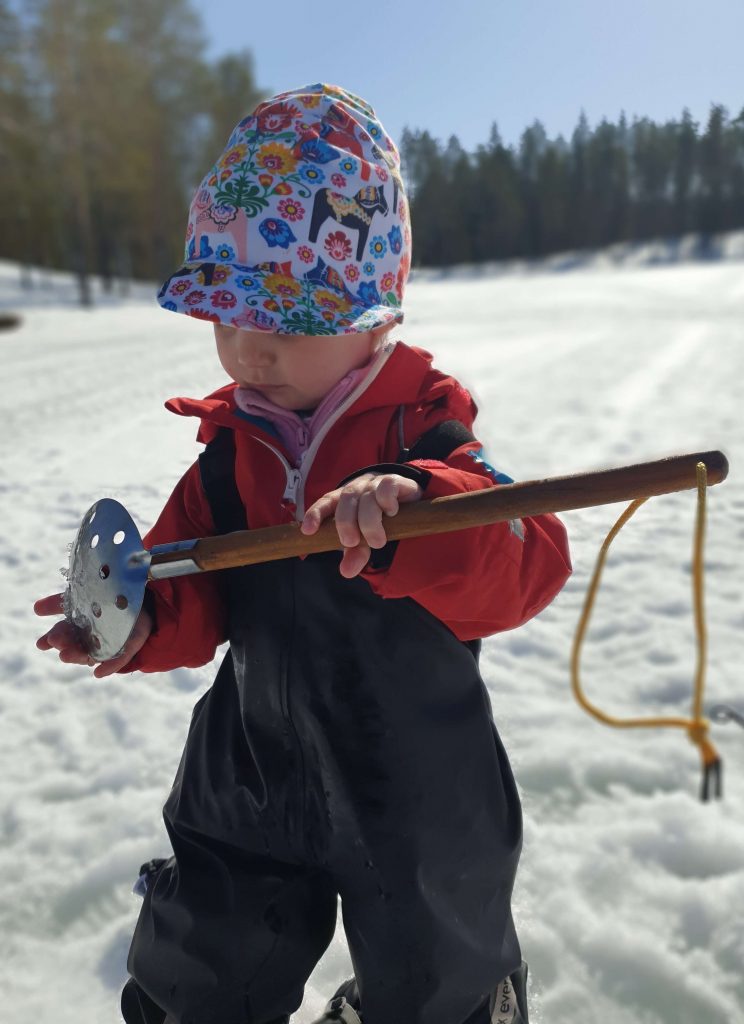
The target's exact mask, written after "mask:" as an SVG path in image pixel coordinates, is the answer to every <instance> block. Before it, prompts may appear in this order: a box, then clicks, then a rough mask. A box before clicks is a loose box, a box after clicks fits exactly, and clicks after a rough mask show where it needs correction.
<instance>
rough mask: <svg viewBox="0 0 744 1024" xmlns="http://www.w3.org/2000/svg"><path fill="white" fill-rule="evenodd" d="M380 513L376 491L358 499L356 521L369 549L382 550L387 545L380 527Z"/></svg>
mask: <svg viewBox="0 0 744 1024" xmlns="http://www.w3.org/2000/svg"><path fill="white" fill-rule="evenodd" d="M396 511H397V502H396ZM382 513H383V509H382V507H381V505H380V499H379V493H378V491H366V492H365V493H364V494H363V495H362V496H361V498H360V499H359V510H358V520H357V521H358V523H359V529H360V530H361V532H362V536H363V537H364V539H365V540H366V542H367V544H369V546H370V547H371V548H384V547H385V545H386V544H387V537H386V536H385V527H384V526H383V525H382ZM388 514H389V515H391V514H392V513H388Z"/></svg>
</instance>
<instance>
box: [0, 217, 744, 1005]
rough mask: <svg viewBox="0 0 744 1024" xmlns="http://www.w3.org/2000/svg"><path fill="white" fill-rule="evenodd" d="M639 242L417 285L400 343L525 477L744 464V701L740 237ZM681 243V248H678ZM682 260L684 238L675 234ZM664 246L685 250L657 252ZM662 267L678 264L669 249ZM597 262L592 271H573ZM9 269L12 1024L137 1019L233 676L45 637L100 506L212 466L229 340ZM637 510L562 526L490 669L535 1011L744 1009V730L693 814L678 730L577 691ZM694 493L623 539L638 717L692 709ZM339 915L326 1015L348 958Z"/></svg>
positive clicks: (735, 484)
mask: <svg viewBox="0 0 744 1024" xmlns="http://www.w3.org/2000/svg"><path fill="white" fill-rule="evenodd" d="M743 237H744V236H742V235H741V234H739V235H735V236H730V237H729V238H727V239H725V240H724V243H723V244H722V247H721V248H719V250H718V252H719V254H721V255H723V256H726V257H728V258H726V259H719V260H706V261H702V260H699V261H697V262H695V261H693V260H692V259H685V258H680V257H687V256H691V255H694V253H695V250H694V246H689V245H688V246H687V247H686V248H685V247H681V248H680V247H679V246H677V247H676V250H675V251H674V253H673V254H672V255H673V256H674V258H675V260H676V262H675V261H672V256H670V251H671V250H670V248H669V245H668V244H667V245H666V247H664V246H663V245H661V244H659V245H656V247H654V246H647V247H645V248H643V247H628V248H627V251H624V252H619V251H615V252H614V253H613V252H612V251H608V252H607V253H605V254H599V255H597V256H596V257H593V258H591V259H586V258H583V257H582V258H581V259H578V258H573V259H571V258H569V257H566V258H565V259H564V260H563V261H561V260H558V259H555V260H553V261H545V262H544V263H543V264H542V265H539V266H525V265H516V264H515V265H512V266H510V267H507V268H498V269H496V268H490V271H489V272H487V273H484V272H483V271H482V270H479V271H478V272H477V273H476V272H474V271H473V270H472V269H471V270H467V269H462V268H461V269H460V270H457V271H452V272H449V273H444V274H443V273H441V272H436V273H435V272H428V273H419V274H418V275H416V277H415V278H414V280H413V281H412V282H411V284H410V286H409V291H408V294H407V308H408V311H409V312H408V316H407V321H406V324H405V327H404V328H403V329H401V330H400V333H399V337H401V338H402V339H403V340H405V341H407V342H408V343H411V344H417V345H421V346H422V347H424V348H427V349H429V350H431V351H434V352H435V353H436V356H437V362H438V364H439V365H440V366H442V367H444V368H446V369H448V370H450V371H451V372H454V373H455V374H456V375H458V376H460V377H461V379H462V380H463V381H464V382H465V383H466V384H467V385H468V386H470V387H471V389H472V390H473V392H474V394H475V395H476V397H477V400H478V403H479V405H480V407H481V409H482V412H481V416H480V420H479V422H480V424H481V431H480V433H481V436H482V437H483V439H484V441H485V443H486V448H487V453H488V455H489V461H491V462H492V463H493V464H494V465H496V467H497V468H499V469H502V470H504V471H505V472H507V473H509V474H510V475H511V476H514V477H517V478H519V479H534V478H539V477H545V476H551V475H560V474H565V473H571V472H578V471H581V470H588V469H595V468H604V467H609V466H613V465H622V464H626V463H629V462H637V461H642V460H645V459H653V458H659V457H663V456H665V455H670V454H675V453H680V452H686V451H696V450H706V449H711V448H721V449H723V450H724V451H725V452H726V454H727V455H728V457H729V460H730V463H731V473H730V477H729V479H728V480H727V481H726V482H725V483H724V484H722V485H720V486H718V487H715V488H713V489H711V491H710V494H709V502H708V504H709V523H708V538H707V549H706V551H707V558H706V561H707V610H708V626H709V647H710V655H709V671H708V689H707V693H706V706H707V707H710V706H711V705H712V704H716V703H722V702H723V703H730V704H732V705H734V706H736V707H738V708H739V709H740V710H741V709H742V708H744V698H743V697H742V682H741V672H740V662H739V658H740V657H741V637H742V634H743V632H744V601H743V600H742V581H743V580H744V544H743V543H742V541H744V525H742V524H743V513H744V478H743V477H742V474H741V472H740V467H741V465H742V461H743V459H744V420H743V419H742V416H741V401H742V395H741V385H740V382H741V379H742V374H743V373H744V262H741V260H742V256H744V243H743V241H742V238H743ZM660 245H661V248H660V247H659V246H660ZM662 250H663V251H662ZM660 253H661V257H664V258H661V257H660V255H659V254H660ZM665 253H666V256H664V254H665ZM568 267H571V268H573V269H571V272H570V273H566V272H565V271H566V269H567V268H568ZM33 280H34V285H35V287H34V288H33V289H32V290H26V291H24V290H21V289H20V287H19V275H18V270H17V268H16V267H13V266H10V265H8V264H4V265H0V309H3V310H11V309H12V310H15V311H16V312H20V313H21V314H22V316H23V323H22V325H21V326H20V327H19V328H18V329H16V330H11V331H5V332H2V333H1V334H0V350H1V351H2V355H3V362H2V366H3V375H2V380H3V385H2V388H1V389H0V391H1V393H2V399H1V403H2V405H1V408H2V417H3V441H2V459H1V461H0V494H1V495H2V522H3V527H4V528H3V530H2V534H1V535H0V564H2V566H3V570H4V572H3V587H2V594H1V595H0V673H1V675H0V678H1V679H2V684H3V685H2V688H1V689H0V715H1V716H2V717H1V720H2V725H3V742H2V753H1V754H0V757H1V761H0V767H1V769H2V770H1V771H0V821H1V822H2V836H3V840H2V846H1V847H0V893H1V896H0V915H1V916H0V927H1V929H2V935H3V943H4V952H3V955H2V957H0V991H2V993H3V1019H4V1020H5V1021H7V1022H9V1024H26V1022H27V1021H34V1022H35V1024H47V1022H50V1024H51V1022H52V1021H54V1022H55V1024H73V1022H74V1024H80V1022H81V1021H93V1020H95V1021H97V1022H99V1024H113V1022H116V1021H118V1020H120V1016H119V1011H118V992H119V989H120V987H121V985H122V983H123V982H124V980H125V977H126V964H125V961H126V953H127V948H128V944H129V939H130V936H131V933H132V929H133V926H134V922H135V919H136V916H137V912H138V909H139V905H140V903H139V899H138V898H137V897H135V896H134V895H132V894H131V886H132V884H133V882H134V880H135V877H136V874H137V869H138V867H139V865H140V863H142V862H143V861H145V860H148V859H149V858H151V857H153V856H158V855H165V854H167V840H166V837H165V832H164V829H163V826H162V821H161V817H160V811H161V806H162V803H163V801H164V799H165V796H166V795H167V792H168V789H169V787H170V783H171V781H172V777H173V775H174V772H175V769H176V766H177V763H178V759H179V755H180V752H181V747H182V743H183V740H184V738H185V734H186V730H187V727H188V722H189V717H190V710H191V707H192V705H193V704H194V702H195V701H196V699H197V698H198V696H199V695H200V694H201V693H202V692H203V691H204V689H205V688H206V687H207V686H208V685H209V683H210V681H211V679H212V678H213V675H214V670H215V666H214V665H212V666H207V667H205V668H203V669H200V670H196V671H186V670H181V671H176V672H172V673H169V674H167V675H163V676H141V675H137V676H119V677H116V676H115V677H113V678H109V679H106V680H101V681H99V680H95V679H93V678H92V677H91V676H90V674H89V672H88V671H87V670H85V669H83V668H81V667H77V666H66V665H63V664H61V663H60V662H59V661H58V660H56V659H55V658H54V657H53V655H51V654H49V653H46V654H43V653H41V652H38V651H37V650H36V649H35V647H34V641H35V638H36V637H37V636H38V635H39V634H40V632H42V631H43V625H44V624H43V622H42V620H40V619H37V618H36V617H35V616H34V615H33V614H32V612H31V605H32V603H33V601H34V600H35V599H36V598H38V597H40V596H43V595H45V594H48V593H53V592H55V591H56V590H57V589H59V588H61V584H62V583H63V581H62V578H61V576H60V575H59V572H58V567H59V566H63V565H64V564H65V562H66V559H67V546H68V544H69V543H70V542H71V541H72V540H73V538H74V535H75V531H76V529H77V527H78V525H79V522H80V519H81V518H82V515H83V513H84V512H85V511H86V510H87V509H88V508H89V506H90V505H91V504H93V502H94V501H96V500H97V499H98V498H100V497H104V496H108V497H113V498H116V499H118V500H119V501H121V502H123V503H124V504H125V505H126V506H127V508H128V509H129V511H130V512H131V514H132V515H133V517H134V519H135V521H136V522H137V523H138V524H140V526H141V528H142V529H143V530H144V529H145V528H146V527H147V526H148V525H149V524H150V523H151V522H152V520H153V518H154V517H155V515H156V514H157V512H158V511H159V509H160V507H161V506H162V504H163V502H164V501H165V498H166V497H167V495H168V493H169V492H170V490H171V488H172V486H173V484H174V483H175V481H176V480H177V479H178V477H179V476H180V475H181V473H182V472H183V471H184V470H185V469H186V467H187V465H188V464H189V463H190V461H191V460H192V459H193V458H194V456H195V454H196V450H197V448H196V446H195V445H194V442H193V437H194V430H195V424H194V422H193V421H190V420H188V419H183V418H180V417H176V416H172V415H169V414H168V413H166V412H165V411H164V410H163V408H162V404H163V402H164V400H165V399H166V398H168V397H170V396H172V395H176V394H192V395H197V396H201V395H202V394H205V393H207V392H208V391H210V390H212V389H213V388H215V387H217V386H219V385H220V384H221V383H222V382H223V377H222V370H221V368H220V366H219V363H218V361H217V358H216V355H215V352H214V345H213V343H212V341H211V337H210V334H211V329H210V327H209V326H208V325H205V324H203V323H200V322H196V321H189V320H188V319H187V318H185V317H180V316H173V315H170V314H168V313H164V312H162V311H161V310H159V309H158V308H157V307H156V306H155V303H154V300H153V299H152V293H151V290H150V289H149V288H146V287H144V286H142V287H140V286H138V287H137V288H136V289H133V291H132V293H131V294H130V295H129V296H128V297H121V296H118V295H114V296H111V297H106V296H103V295H98V302H97V305H96V307H95V308H94V309H92V310H87V311H86V310H80V309H79V308H77V307H76V306H75V291H74V286H73V284H72V282H71V281H70V279H69V278H68V277H67V276H66V275H60V274H48V273H45V274H37V273H35V274H34V275H33ZM620 511H621V506H614V507H610V506H606V507H600V508H595V509H588V510H584V511H580V512H573V513H567V514H565V515H564V517H563V518H564V520H565V522H566V523H567V525H568V528H569V531H570V536H571V541H572V552H573V558H574V569H575V572H574V575H573V577H572V579H571V580H570V582H569V584H568V585H567V587H566V588H565V590H564V591H563V593H562V594H561V595H560V597H559V598H558V599H557V600H556V601H555V602H554V604H553V605H551V606H550V607H549V608H548V609H547V610H546V611H545V612H544V613H543V614H542V615H541V616H540V617H539V618H538V619H536V620H534V621H533V622H531V623H529V624H528V625H527V626H525V627H523V628H522V629H520V630H518V631H515V632H511V633H506V634H502V635H500V636H497V637H494V638H492V639H490V640H488V641H487V642H486V644H485V646H484V654H483V661H482V666H483V673H484V678H485V679H486V682H487V684H488V687H489V690H490V693H491V699H492V702H493V708H494V715H495V718H496V721H497V724H498V727H499V730H500V732H501V734H502V736H503V738H504V741H505V744H506V746H507V749H508V751H509V753H510V757H511V760H512V764H513V767H514V770H515V774H516V777H517V780H518V783H519V786H520V790H521V794H522V799H523V804H524V812H525V846H524V853H523V857H522V862H521V868H520V873H519V876H518V880H517V887H516V890H515V917H516V920H517V925H518V929H519V933H520V938H521V942H522V947H523V953H524V956H525V958H526V959H527V960H528V962H529V964H530V977H531V982H530V993H531V1009H530V1013H531V1020H532V1022H533V1024H596V1022H598V1021H601V1022H602V1024H672V1022H674V1024H742V1022H744V973H743V972H742V962H743V961H744V915H743V914H742V912H741V908H742V906H744V731H742V730H741V729H740V728H739V727H738V726H736V725H734V724H728V725H715V726H714V728H713V739H714V742H715V743H716V745H717V747H718V749H719V751H720V753H721V754H722V757H723V760H724V765H725V772H724V798H723V800H721V801H720V802H711V803H709V804H707V805H704V804H701V803H700V802H699V800H698V786H699V763H698V754H697V751H696V749H695V748H694V747H693V746H691V745H690V743H689V742H688V741H687V740H686V738H685V736H684V734H683V733H682V731H681V730H656V729H650V730H633V731H625V730H614V729H609V728H606V727H603V726H601V725H599V724H598V723H597V722H595V721H594V720H593V719H591V718H589V717H588V716H587V715H585V714H584V712H583V711H581V710H580V709H579V708H578V706H577V705H576V703H575V702H574V700H573V698H572V696H571V692H570V685H569V677H568V659H569V652H570V646H571V640H572V637H573V632H574V630H575V627H576V623H577V619H578V615H579V612H580V608H581V604H582V602H583V598H584V594H585V591H586V586H587V581H588V577H589V574H590V572H591V570H592V567H593V563H594V559H595V557H596V553H597V551H598V548H599V545H600V543H601V540H602V539H603V538H604V535H605V533H606V532H607V530H608V529H609V527H610V526H611V524H612V523H613V522H614V521H615V519H616V517H617V516H618V515H619V513H620ZM694 514H695V497H694V493H693V492H686V493H684V494H678V495H671V496H666V497H663V498H656V499H652V500H651V501H650V502H649V503H648V504H647V505H645V506H644V507H643V508H642V509H641V510H640V511H639V512H638V514H637V515H636V516H635V517H634V519H633V520H632V522H631V523H630V524H629V525H628V526H627V527H626V528H625V530H623V532H622V533H621V534H620V536H619V537H618V539H617V541H616V542H615V545H614V546H613V549H612V551H611V552H610V558H609V563H608V566H607V569H606V571H605V579H604V583H603V587H602V589H601V591H600V595H599V599H598V604H597V608H596V611H595V614H594V617H593V620H592V625H591V628H590V630H589V634H588V638H587V645H586V651H585V656H584V660H583V675H584V682H585V686H586V689H587V691H588V694H589V696H590V697H591V699H593V700H594V701H596V702H597V703H598V704H599V705H600V706H601V707H602V708H604V709H606V710H607V711H609V712H610V713H612V714H617V715H639V714H648V715H652V714H659V713H670V714H682V715H686V714H689V711H690V706H691V689H692V679H693V675H694V667H695V647H694V634H693V621H692V604H691V586H690V560H691V550H692V529H693V523H694ZM348 971H349V960H348V953H347V950H346V946H345V942H344V939H343V932H342V929H341V927H340V926H339V928H338V930H337V933H336V936H335V938H334V940H333V943H332V944H331V947H330V948H329V950H328V952H327V954H326V955H325V957H324V958H323V960H322V961H321V962H320V964H319V965H318V967H317V969H316V971H315V973H314V974H313V976H312V978H311V979H310V982H309V984H308V987H307V992H306V999H305V1003H304V1005H303V1008H302V1010H301V1011H299V1012H298V1013H297V1015H296V1017H295V1018H294V1020H295V1022H296V1024H308V1022H310V1021H311V1020H312V1019H313V1017H314V1015H316V1014H317V1013H318V1012H319V1011H320V1010H321V1008H322V1006H323V1004H324V1002H325V999H326V998H327V997H328V995H329V994H330V993H331V991H332V990H333V988H334V986H335V985H337V984H338V982H339V981H340V980H341V979H342V978H343V977H344V976H345V975H346V974H347V973H348Z"/></svg>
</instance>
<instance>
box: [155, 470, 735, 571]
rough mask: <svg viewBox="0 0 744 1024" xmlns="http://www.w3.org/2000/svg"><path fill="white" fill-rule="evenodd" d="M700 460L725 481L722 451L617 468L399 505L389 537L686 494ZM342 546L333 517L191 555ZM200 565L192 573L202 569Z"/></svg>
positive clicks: (269, 557) (261, 554) (220, 563)
mask: <svg viewBox="0 0 744 1024" xmlns="http://www.w3.org/2000/svg"><path fill="white" fill-rule="evenodd" d="M699 462H703V463H705V466H706V468H707V474H708V483H709V484H717V483H720V482H721V481H722V480H725V479H726V476H727V474H728V461H727V459H726V456H725V455H724V454H723V453H722V452H719V451H710V452H696V453H693V454H691V455H675V456H673V457H671V458H668V459H659V460H658V461H656V462H642V463H640V464H639V465H636V466H623V467H621V468H620V469H606V470H600V471H598V472H593V473H577V474H575V475H574V476H560V477H551V478H549V479H547V480H529V481H524V482H522V483H515V484H505V485H503V486H500V487H489V488H488V489H486V490H481V491H471V492H468V493H467V494H454V495H450V496H449V497H446V498H434V499H433V500H432V501H417V502H414V503H412V504H409V505H401V508H400V511H399V512H398V514H397V515H395V516H392V517H390V518H389V519H386V520H385V533H386V535H387V538H388V540H403V539H405V538H407V537H423V536H427V535H429V534H432V533H450V532H452V531H454V530H463V529H467V528H468V527H472V526H486V525H487V524H489V523H498V522H503V521H504V520H509V519H522V518H524V517H525V516H536V515H540V514H542V513H545V512H568V511H569V510H571V509H578V508H591V507H592V506H595V505H607V504H611V503H612V502H616V501H631V500H632V499H633V498H648V497H653V496H654V495H658V494H670V493H672V492H673V491H684V490H688V489H689V488H693V487H695V486H697V469H696V467H697V464H698V463H699ZM341 547H342V545H341V543H340V541H339V539H338V534H337V533H336V526H335V523H334V522H333V520H332V519H331V520H327V521H326V522H325V523H323V524H322V526H321V527H320V529H319V530H318V532H317V533H315V534H313V535H312V536H311V537H306V536H305V535H304V534H302V533H301V532H300V526H299V523H287V524H285V525H283V526H271V527H268V528H267V529H262V530H241V531H238V532H235V533H228V534H224V535H221V536H219V537H205V538H203V539H202V540H199V541H198V542H197V543H196V544H195V546H194V547H193V548H192V549H191V550H190V551H189V552H188V555H189V556H190V557H191V558H193V560H194V562H195V563H196V567H198V569H201V570H203V571H212V570H213V569H230V568H234V567H235V566H239V565H253V564H255V563H256V562H270V561H274V560H276V559H279V558H292V557H295V556H298V555H310V554H315V553H317V552H321V551H334V550H340V549H341ZM183 558H184V553H183V552H178V551H174V552H167V553H164V554H157V555H154V556H153V559H152V565H153V566H155V565H163V564H165V563H166V562H169V561H179V560H180V561H182V560H183ZM196 567H195V569H194V571H197V568H196Z"/></svg>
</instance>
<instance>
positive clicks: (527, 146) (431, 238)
mask: <svg viewBox="0 0 744 1024" xmlns="http://www.w3.org/2000/svg"><path fill="white" fill-rule="evenodd" d="M401 154H402V159H403V169H404V176H405V178H406V180H407V182H408V186H409V191H410V193H411V220H412V225H413V249H414V259H413V263H414V266H417V265H418V266H442V265H446V264H453V263H462V262H468V263H469V262H474V263H477V262H480V261H485V260H499V259H507V258H511V257H525V258H534V257H538V256H543V255H546V254H548V253H555V252H561V251H565V250H568V249H586V248H597V247H601V246H606V245H609V244H611V243H613V242H620V241H630V240H637V241H641V240H644V239H649V238H654V237H659V236H666V237H669V236H679V235H683V234H686V233H688V232H699V233H701V234H703V235H710V234H712V233H715V232H719V231H727V230H731V229H734V228H741V227H744V108H743V109H742V111H741V113H740V114H739V116H738V117H736V118H734V119H731V118H730V117H729V115H728V112H727V111H726V109H725V108H724V107H722V106H720V105H713V106H712V107H711V109H710V114H709V116H708V121H707V124H706V125H705V127H704V128H703V129H701V127H700V126H699V125H698V124H696V122H695V121H694V120H693V118H692V117H691V115H690V113H689V111H687V110H685V111H684V112H683V114H682V117H681V119H680V120H679V121H668V122H667V123H666V124H661V125H658V124H655V123H654V122H653V121H650V120H649V119H648V118H641V119H634V120H633V121H632V123H630V124H629V123H628V121H627V119H626V118H625V116H624V115H623V116H622V117H621V118H620V120H619V122H618V123H617V124H613V123H611V122H610V121H607V120H603V121H602V122H601V123H600V124H599V125H598V126H597V127H596V128H595V129H594V130H593V131H592V130H591V128H590V127H589V125H588V123H587V120H586V117H585V116H583V115H582V117H581V118H580V120H579V123H578V125H577V127H576V129H575V131H574V132H573V135H572V137H571V140H570V142H567V141H566V140H565V139H564V138H563V137H562V136H559V137H558V138H557V139H549V138H548V137H547V134H546V132H545V129H544V128H543V126H542V125H541V124H540V123H539V122H535V124H533V125H532V126H531V127H530V128H528V129H527V130H526V131H525V132H524V133H523V134H522V137H521V140H520V142H519V145H518V146H505V145H504V144H503V142H502V141H501V138H500V136H499V133H498V129H497V127H496V125H495V124H494V125H493V127H492V129H491V136H490V139H489V142H488V145H484V146H479V147H478V148H477V150H476V152H475V153H467V152H465V150H463V148H462V146H461V145H460V142H459V140H458V139H457V137H456V136H454V135H453V136H452V137H451V138H450V140H449V142H448V143H447V145H446V146H442V145H441V144H440V143H439V142H438V141H437V140H436V139H434V138H432V137H431V135H430V134H429V133H428V132H426V131H424V132H420V131H419V132H411V131H409V130H406V131H404V133H403V137H402V139H401Z"/></svg>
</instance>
